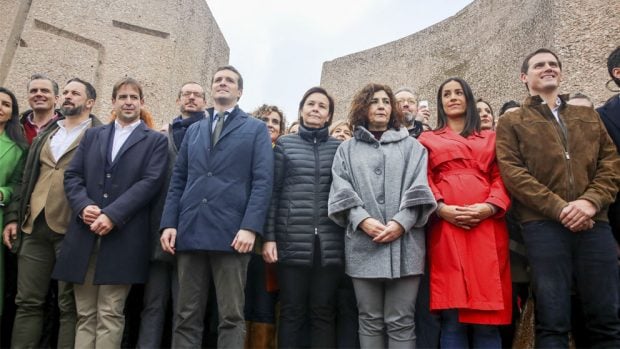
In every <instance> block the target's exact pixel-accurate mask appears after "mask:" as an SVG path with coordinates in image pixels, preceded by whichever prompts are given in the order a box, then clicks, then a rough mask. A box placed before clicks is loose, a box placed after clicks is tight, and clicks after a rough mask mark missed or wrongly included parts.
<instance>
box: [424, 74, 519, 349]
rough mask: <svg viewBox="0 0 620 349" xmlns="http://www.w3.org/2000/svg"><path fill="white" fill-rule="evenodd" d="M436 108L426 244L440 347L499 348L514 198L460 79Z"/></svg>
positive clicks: (445, 87) (427, 138) (506, 316)
mask: <svg viewBox="0 0 620 349" xmlns="http://www.w3.org/2000/svg"><path fill="white" fill-rule="evenodd" d="M437 106H438V107H437V109H438V126H437V129H436V130H435V131H429V132H424V133H422V135H421V136H420V138H419V141H420V142H421V143H422V144H423V145H424V146H425V147H426V148H427V149H428V152H429V162H428V177H429V178H428V181H429V184H430V187H431V189H432V190H433V194H434V195H435V199H436V200H437V203H438V209H437V211H436V213H437V217H435V219H434V220H433V221H432V222H431V224H430V230H429V242H428V254H429V259H430V283H431V286H430V291H431V310H434V311H441V337H440V344H441V347H442V348H467V347H469V344H468V343H472V345H473V347H483V348H500V347H501V339H500V335H499V329H498V327H497V326H496V325H503V324H509V323H510V321H511V301H510V297H511V283H510V265H509V252H508V231H507V229H506V223H505V221H504V213H505V212H506V209H507V208H508V206H509V204H510V199H509V196H508V194H507V192H506V189H505V188H504V184H503V183H502V180H501V178H500V175H499V170H498V167H497V162H496V160H495V132H492V131H481V130H480V117H479V116H478V113H477V111H476V102H475V99H474V96H473V93H472V92H471V88H470V87H469V85H468V84H467V83H466V82H465V81H463V80H462V79H459V78H451V79H448V80H446V81H445V82H444V83H443V84H441V86H440V87H439V93H438V95H437ZM468 333H469V336H471V338H469V337H468Z"/></svg>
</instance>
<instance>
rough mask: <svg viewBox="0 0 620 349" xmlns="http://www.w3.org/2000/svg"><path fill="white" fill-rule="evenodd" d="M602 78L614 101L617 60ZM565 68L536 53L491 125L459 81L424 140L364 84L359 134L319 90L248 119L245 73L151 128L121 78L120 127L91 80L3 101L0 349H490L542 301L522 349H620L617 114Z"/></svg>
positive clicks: (617, 101)
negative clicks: (102, 111) (2, 348)
mask: <svg viewBox="0 0 620 349" xmlns="http://www.w3.org/2000/svg"><path fill="white" fill-rule="evenodd" d="M608 70H609V74H610V77H611V79H612V80H611V81H613V82H614V83H615V84H616V85H617V86H618V87H620V47H619V48H616V49H615V50H614V51H613V52H612V53H611V54H610V55H609V58H608ZM562 74H563V70H562V62H561V61H560V58H559V57H558V55H557V54H556V53H554V52H553V51H551V50H548V49H539V50H536V51H534V52H532V53H530V54H528V55H527V56H526V57H525V58H524V60H523V64H522V66H521V67H520V80H521V82H522V83H523V84H524V85H525V86H526V88H527V91H528V92H529V96H528V97H527V98H526V99H525V100H524V101H523V103H518V102H514V101H509V102H506V103H504V105H503V106H502V108H500V111H499V113H498V115H497V116H496V115H494V113H493V108H492V107H491V103H490V102H489V101H487V100H485V99H483V98H476V97H479V96H475V95H474V91H473V89H472V87H470V85H469V84H468V82H467V81H465V80H463V79H462V78H459V77H449V78H447V79H446V80H445V81H443V82H442V83H441V84H440V85H439V86H438V89H437V96H436V107H437V113H436V127H434V128H432V127H431V126H430V119H431V111H430V109H429V107H428V102H425V103H421V101H419V100H418V96H417V95H416V94H415V93H414V92H413V91H412V90H411V89H409V88H406V87H402V88H399V89H397V90H396V91H395V92H394V91H393V90H392V88H391V87H390V86H388V85H385V84H380V83H369V84H366V85H365V86H363V87H362V88H361V89H360V90H359V91H357V93H356V94H355V95H354V97H353V100H352V102H351V106H350V108H349V114H348V116H347V117H346V118H342V117H341V118H337V117H336V116H335V115H334V110H335V104H334V99H333V98H332V97H331V95H330V94H329V92H328V91H326V90H325V89H324V88H322V87H312V88H310V89H309V90H308V91H306V92H305V93H304V95H303V96H302V98H301V100H300V102H299V108H298V115H297V116H296V118H295V121H294V122H293V123H292V124H291V125H290V126H289V127H288V129H287V123H286V118H285V116H284V113H283V112H282V110H281V109H280V108H278V107H277V106H274V105H266V104H265V105H262V106H259V107H258V108H257V109H256V110H254V111H253V112H252V113H251V114H248V113H246V112H244V111H243V110H241V109H240V108H239V106H238V101H239V99H240V98H241V96H242V94H243V92H244V90H243V78H242V75H241V73H240V72H239V71H238V70H237V69H235V68H234V67H232V66H223V67H219V68H218V69H216V71H215V73H214V75H213V78H212V80H211V86H210V97H211V100H212V101H213V105H212V106H210V107H207V96H206V93H205V89H204V88H203V86H202V85H201V84H200V83H197V82H187V83H184V84H183V85H182V86H181V88H180V89H179V92H178V96H177V99H176V103H177V105H178V107H179V110H180V114H179V115H178V116H176V117H175V118H174V119H172V120H171V121H170V122H166V123H165V125H164V126H163V127H162V128H161V129H157V128H156V127H155V125H154V123H153V118H152V116H151V115H150V113H149V112H148V110H147V109H146V108H145V100H144V91H143V87H142V85H141V84H140V82H138V81H137V80H135V79H132V78H124V79H122V80H120V81H119V82H118V83H116V84H115V85H114V87H113V90H112V96H111V100H112V105H113V111H112V113H111V115H110V116H109V117H108V118H107V119H108V120H110V122H109V123H107V124H104V123H103V122H102V121H101V120H100V119H99V118H97V117H96V116H95V115H93V114H92V110H93V107H94V105H95V103H96V100H97V93H96V91H95V88H94V87H93V86H92V85H91V84H90V83H89V82H87V81H84V80H82V79H79V78H73V79H71V80H69V81H68V82H67V83H66V84H65V86H63V87H62V89H60V88H59V86H58V85H57V83H56V82H55V81H53V80H52V79H50V78H49V77H47V76H45V75H43V74H35V75H33V76H32V77H31V79H30V80H29V81H28V83H27V88H28V96H29V97H28V102H29V105H30V107H31V109H30V110H28V111H26V112H24V113H23V114H21V115H20V113H19V106H18V102H17V99H16V97H15V95H14V94H13V92H11V91H10V90H8V89H6V88H3V87H0V206H2V207H1V208H2V210H1V211H0V227H2V231H3V236H2V238H3V242H4V245H5V246H6V248H7V251H4V250H5V248H2V249H1V252H2V253H3V254H2V255H0V257H1V258H0V267H1V269H0V270H1V271H2V284H0V292H2V294H1V296H2V297H1V299H0V314H1V315H2V323H3V338H2V343H3V345H4V344H6V345H7V346H8V345H10V346H11V347H14V348H38V347H42V346H43V347H45V346H48V347H58V348H60V347H62V348H72V347H77V348H97V347H98V348H120V347H130V346H136V347H139V348H159V347H173V348H200V347H205V346H207V347H212V346H217V347H222V348H277V347H279V348H302V347H310V348H360V347H361V348H384V347H387V348H415V347H419V348H469V347H476V348H478V347H480V348H501V347H506V346H510V345H512V343H513V340H515V339H516V340H519V341H521V342H523V340H524V338H515V337H516V336H519V335H521V333H519V334H517V335H515V327H516V326H517V325H518V324H519V322H520V320H521V317H522V316H523V314H525V313H524V312H523V309H524V304H525V303H526V301H528V299H529V300H531V299H534V300H535V338H529V339H528V340H531V341H534V340H535V344H534V343H531V344H532V345H535V346H536V347H540V348H548V347H554V348H555V347H561V348H568V347H569V341H572V342H573V343H574V345H576V346H577V347H582V346H586V347H590V346H591V347H600V348H603V347H604V348H616V347H620V281H619V275H620V272H619V266H618V259H619V258H618V257H619V252H618V251H619V250H620V249H619V248H618V246H619V245H618V241H620V226H619V225H618V223H619V221H620V216H619V214H620V209H619V207H620V202H619V200H618V196H617V193H618V190H619V188H620V157H619V156H618V153H619V152H620V97H619V96H618V95H615V96H614V97H612V98H611V99H610V100H609V101H608V102H607V103H605V104H604V105H603V106H601V107H600V108H598V109H596V110H595V109H594V107H593V105H592V103H591V102H590V101H589V100H588V99H587V97H586V96H584V95H582V94H573V95H564V94H560V82H561V80H562ZM57 107H58V109H57ZM9 251H10V252H9ZM5 261H6V263H5ZM5 264H6V265H5ZM50 285H52V286H53V287H51V286H50ZM136 285H143V286H140V287H139V288H138V287H136ZM5 289H6V292H5ZM137 289H139V290H140V296H139V297H138V298H132V297H131V296H130V294H131V293H132V292H136V290H137ZM50 295H52V297H50ZM136 299H137V301H136ZM5 303H6V304H5ZM50 303H52V308H56V307H57V309H58V313H57V314H56V315H54V312H53V311H52V312H50V311H49V305H50ZM3 306H5V308H6V310H7V311H4V310H3ZM129 307H134V308H136V307H137V308H138V309H139V313H140V314H139V316H137V321H135V320H134V319H130V315H129V311H128V308H129ZM50 319H51V320H55V321H57V322H58V328H57V329H56V328H52V329H50V327H49V322H50ZM126 321H127V326H126ZM51 322H52V323H53V322H54V321H51ZM50 332H54V333H53V334H52V336H51V338H53V339H50V337H49V334H50ZM128 332H134V333H135V334H136V335H135V338H134V339H127V338H128V337H131V336H130V335H128V334H127V333H128ZM7 335H8V337H7ZM571 338H572V339H571Z"/></svg>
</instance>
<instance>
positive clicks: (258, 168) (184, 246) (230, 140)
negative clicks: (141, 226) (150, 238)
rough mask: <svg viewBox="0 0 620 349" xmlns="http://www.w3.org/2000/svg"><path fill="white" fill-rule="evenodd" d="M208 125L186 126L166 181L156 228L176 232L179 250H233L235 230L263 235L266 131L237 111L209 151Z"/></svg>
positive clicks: (269, 163)
mask: <svg viewBox="0 0 620 349" xmlns="http://www.w3.org/2000/svg"><path fill="white" fill-rule="evenodd" d="M208 115H213V109H209V110H208ZM211 126H212V120H211V118H210V117H208V118H205V119H204V120H202V121H200V122H196V123H194V124H193V125H192V126H190V127H189V128H188V130H187V132H186V133H185V137H184V138H183V143H182V145H181V149H180V150H179V154H178V157H177V160H176V163H175V166H174V170H173V173H172V178H171V180H170V186H169V189H168V195H167V197H166V204H165V206H164V213H163V215H162V220H161V224H160V228H161V229H165V228H176V229H177V236H176V246H175V247H176V250H177V251H227V252H233V251H234V250H233V248H232V247H231V246H230V244H231V243H232V241H233V239H234V237H235V235H236V234H237V232H238V231H239V229H247V230H251V231H254V232H255V233H257V234H259V235H262V233H263V226H264V224H265V218H266V215H267V210H268V207H269V202H270V199H271V190H272V187H273V151H272V148H271V139H270V137H269V133H268V131H267V127H266V126H265V124H264V123H263V122H262V121H260V120H257V119H255V118H253V117H251V116H249V115H248V114H246V113H245V112H243V111H242V110H241V109H239V107H235V109H234V110H233V111H232V113H231V114H230V115H229V116H228V118H227V120H226V123H225V125H224V129H223V130H222V133H221V135H220V139H219V141H218V142H217V144H215V146H213V147H212V146H211Z"/></svg>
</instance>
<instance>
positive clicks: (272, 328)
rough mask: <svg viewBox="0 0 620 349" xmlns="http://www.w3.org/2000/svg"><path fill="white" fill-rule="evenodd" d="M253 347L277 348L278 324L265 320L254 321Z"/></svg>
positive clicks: (257, 348) (261, 348)
mask: <svg viewBox="0 0 620 349" xmlns="http://www.w3.org/2000/svg"><path fill="white" fill-rule="evenodd" d="M251 326H252V330H251V331H252V338H251V339H250V347H251V348H252V349H275V348H276V325H274V324H267V323H263V322H253V323H252V325H251Z"/></svg>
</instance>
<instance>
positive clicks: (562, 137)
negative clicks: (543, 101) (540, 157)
mask: <svg viewBox="0 0 620 349" xmlns="http://www.w3.org/2000/svg"><path fill="white" fill-rule="evenodd" d="M563 103H564V102H563ZM546 110H548V111H549V112H550V114H551V116H552V119H551V120H552V122H554V125H553V126H554V128H555V131H556V135H557V136H558V140H559V141H560V144H562V147H563V148H564V163H565V164H566V172H567V175H568V188H566V189H567V190H566V191H567V193H566V195H567V198H566V199H567V201H572V200H574V199H576V197H575V195H574V191H575V178H574V176H573V166H572V162H571V158H570V146H569V144H568V130H567V129H566V123H564V122H563V121H562V119H561V116H560V110H559V109H558V117H557V119H556V117H555V115H553V112H551V109H550V108H549V106H547V108H546ZM546 110H545V111H546ZM547 118H549V116H548V115H547ZM558 129H559V130H558Z"/></svg>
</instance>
